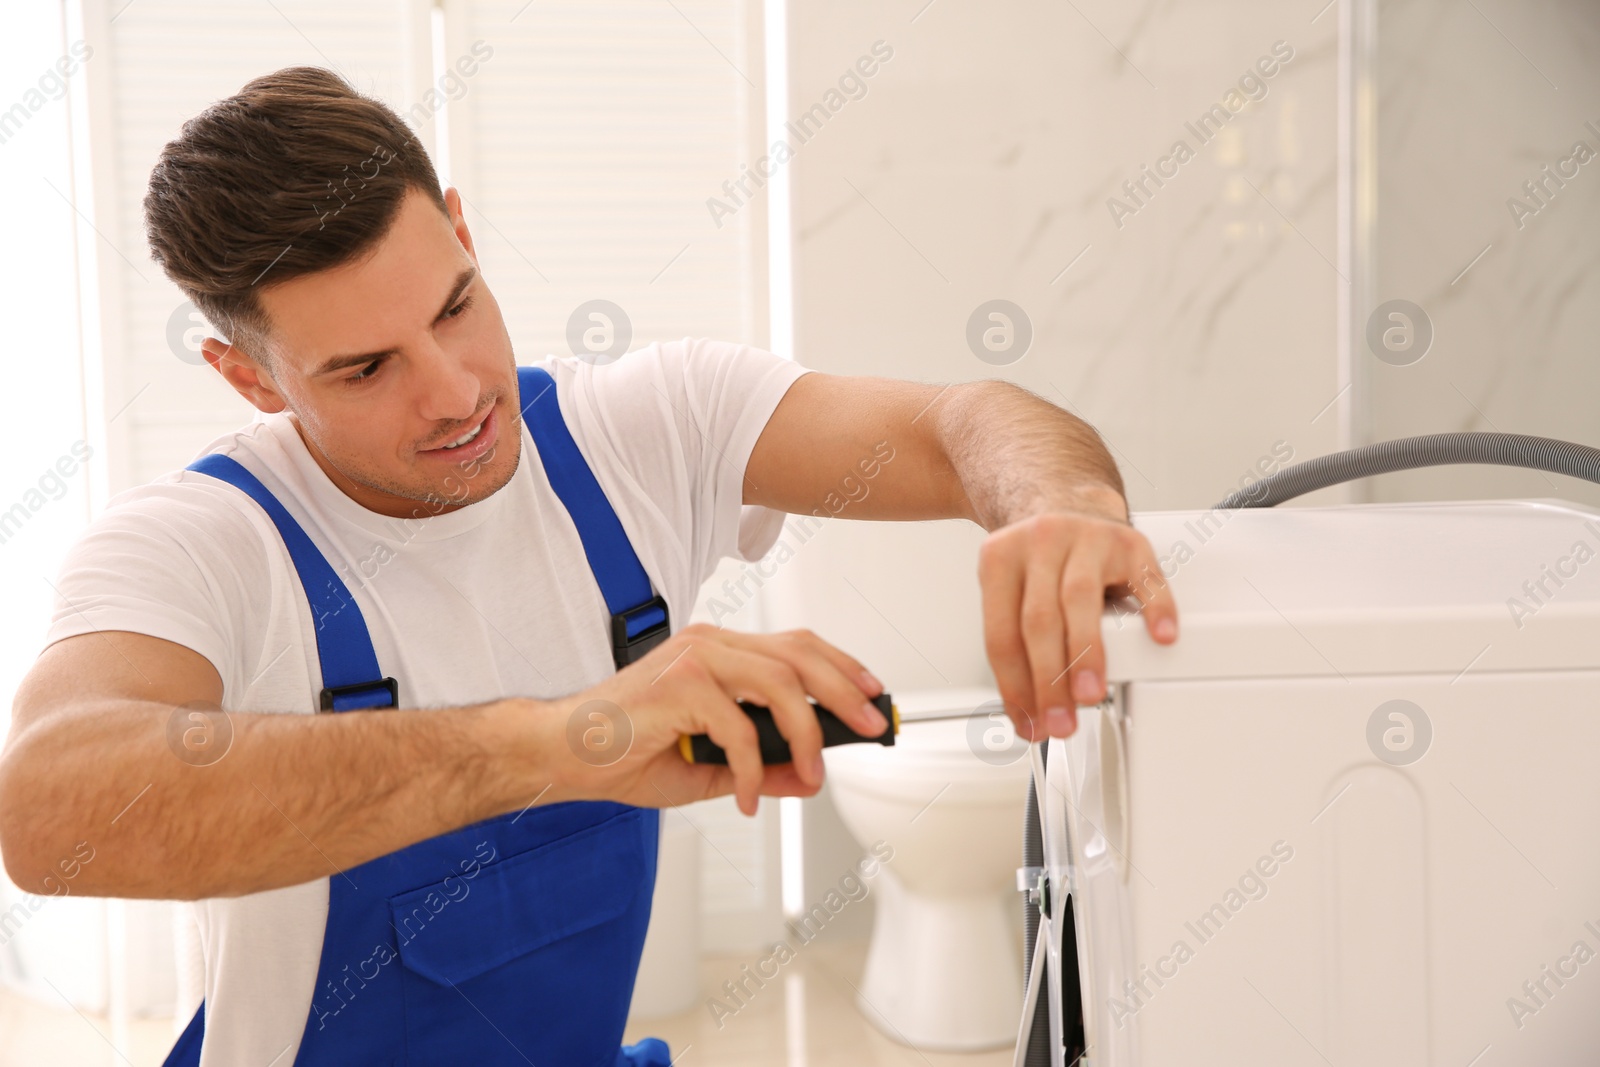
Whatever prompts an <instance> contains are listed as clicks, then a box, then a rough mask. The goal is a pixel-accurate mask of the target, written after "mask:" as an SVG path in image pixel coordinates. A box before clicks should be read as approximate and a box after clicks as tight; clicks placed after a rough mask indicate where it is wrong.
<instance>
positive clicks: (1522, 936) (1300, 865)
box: [1042, 500, 1600, 1067]
mask: <svg viewBox="0 0 1600 1067" xmlns="http://www.w3.org/2000/svg"><path fill="white" fill-rule="evenodd" d="M1134 525H1135V526H1136V527H1137V528H1138V529H1140V530H1141V531H1142V532H1144V533H1145V534H1146V535H1147V536H1148V537H1149V539H1150V540H1151V542H1152V544H1153V546H1154V547H1155V550H1156V552H1157V554H1158V555H1159V556H1160V557H1161V559H1162V566H1163V570H1164V572H1165V573H1166V574H1167V576H1168V577H1169V579H1170V581H1171V583H1172V587H1173V590H1174V593H1175V595H1176V598H1177V602H1178V608H1179V613H1180V627H1179V631H1180V637H1179V640H1178V641H1177V643H1176V644H1174V645H1171V646H1161V645H1157V644H1156V643H1155V642H1154V641H1152V640H1150V639H1149V638H1148V636H1147V635H1146V633H1145V631H1144V626H1143V620H1142V619H1141V618H1139V616H1138V615H1137V614H1136V610H1137V605H1134V604H1119V605H1113V606H1112V607H1111V608H1110V609H1109V610H1108V611H1107V613H1106V616H1105V618H1104V620H1103V631H1104V634H1105V640H1106V654H1107V667H1108V680H1109V681H1110V682H1111V687H1110V688H1111V697H1110V698H1109V699H1108V700H1107V702H1106V703H1105V704H1103V705H1101V706H1100V707H1099V708H1098V709H1093V710H1091V709H1082V711H1081V713H1080V728H1079V730H1078V732H1077V733H1076V734H1075V735H1074V736H1073V737H1072V738H1070V739H1068V740H1065V741H1053V742H1051V743H1050V749H1049V751H1048V753H1046V755H1047V757H1048V759H1047V765H1048V772H1047V773H1048V776H1049V780H1050V782H1051V784H1052V786H1053V788H1051V789H1047V790H1043V791H1042V793H1043V794H1044V796H1045V798H1046V801H1045V802H1044V821H1045V827H1046V833H1047V836H1048V835H1049V834H1051V833H1052V832H1054V833H1058V834H1065V836H1066V838H1067V839H1069V840H1068V843H1067V846H1066V850H1065V853H1064V854H1065V855H1067V856H1068V857H1070V864H1071V869H1070V872H1068V871H1058V872H1057V875H1058V877H1060V878H1062V879H1063V880H1066V881H1068V882H1069V883H1070V886H1071V889H1072V892H1073V902H1072V903H1073V910H1074V913H1075V915H1076V917H1077V923H1076V927H1077V932H1076V941H1077V944H1076V945H1075V946H1072V947H1074V948H1076V949H1077V965H1078V967H1079V970H1080V974H1081V976H1082V978H1083V984H1084V990H1085V992H1084V1003H1083V1005H1082V1006H1081V1007H1082V1011H1083V1013H1084V1019H1085V1024H1086V1037H1087V1042H1088V1045H1089V1054H1088V1056H1087V1057H1086V1058H1085V1061H1084V1062H1085V1063H1088V1064H1092V1065H1093V1067H1108V1065H1119V1067H1121V1065H1132V1064H1151V1065H1160V1064H1177V1063H1183V1064H1193V1065H1211V1064H1216V1065H1223V1064H1228V1065H1233V1064H1240V1063H1248V1064H1299V1063H1304V1064H1314V1063H1323V1062H1326V1063H1333V1064H1361V1065H1363V1067H1390V1065H1392V1067H1418V1065H1425V1064H1441V1065H1445V1064H1448V1065H1455V1067H1467V1065H1469V1064H1475V1065H1476V1064H1481V1065H1484V1067H1487V1065H1489V1064H1511V1063H1526V1064H1539V1065H1558V1064H1577V1063H1592V1062H1596V1057H1600V515H1597V514H1596V513H1594V512H1591V511H1587V510H1584V509H1582V508H1580V507H1577V506H1575V505H1571V504H1567V503H1563V502H1559V501H1537V500H1528V501H1494V502H1459V503H1456V502H1450V503H1431V504H1394V505H1356V506H1343V507H1323V508H1284V509H1276V510H1273V509H1262V510H1241V511H1234V512H1217V511H1212V512H1146V513H1141V514H1138V515H1136V516H1135V517H1134ZM1058 884H1060V883H1058ZM1063 1007H1064V1008H1066V1009H1067V1010H1073V1009H1075V1008H1077V1007H1078V1006H1077V1005H1064V1006H1063Z"/></svg>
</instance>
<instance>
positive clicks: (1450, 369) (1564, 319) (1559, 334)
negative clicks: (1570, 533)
mask: <svg viewBox="0 0 1600 1067" xmlns="http://www.w3.org/2000/svg"><path fill="white" fill-rule="evenodd" d="M1597 46H1600V6H1596V5H1595V4H1593V3H1587V2H1583V0H1538V2H1535V3H1522V4H1516V3H1506V2H1497V3H1491V2H1487V0H1478V2H1477V3H1475V4H1458V3H1454V2H1452V0H1390V2H1387V3H1382V4H1380V5H1379V6H1378V19H1377V34H1376V50H1375V56H1374V57H1373V58H1374V67H1375V69H1374V73H1375V79H1376V85H1377V89H1378V92H1377V101H1378V107H1377V121H1376V131H1375V132H1376V146H1377V153H1376V156H1377V179H1378V181H1377V196H1376V205H1375V207H1376V212H1375V216H1374V230H1375V233H1374V238H1375V240H1374V248H1375V252H1376V255H1375V262H1374V264H1373V266H1374V274H1373V296H1374V299H1375V300H1376V301H1384V300H1391V299H1405V300H1410V301H1412V302H1413V303H1415V304H1416V305H1418V306H1419V307H1421V308H1422V310H1423V311H1424V313H1425V314H1426V315H1427V317H1428V320H1429V322H1430V323H1431V324H1432V329H1433V343H1432V346H1431V349H1430V350H1429V351H1428V352H1427V354H1426V355H1425V356H1423V357H1422V358H1421V359H1420V360H1418V361H1416V362H1414V363H1405V364H1404V365H1398V366H1395V365H1389V364H1386V363H1384V362H1381V361H1379V360H1376V359H1370V358H1369V359H1367V360H1366V362H1365V368H1366V370H1367V372H1368V373H1367V376H1366V380H1365V381H1364V382H1363V383H1362V385H1363V395H1364V400H1363V403H1362V405H1361V407H1362V409H1363V411H1364V413H1365V416H1366V422H1367V432H1368V433H1369V434H1370V435H1371V436H1372V438H1373V439H1376V440H1385V439H1388V438H1392V437H1402V436H1406V435H1409V434H1417V433H1434V432H1440V431H1445V430H1500V431H1504V432H1507V433H1527V434H1537V435H1541V436H1548V437H1556V438H1561V439H1564V440H1571V441H1579V442H1583V443H1585V444H1590V445H1600V358H1597V351H1596V342H1595V338H1596V333H1597V330H1600V250H1597V249H1596V246H1595V238H1596V236H1597V235H1600V67H1596V65H1595V63H1594V59H1593V57H1594V54H1595V49H1596V47H1597ZM1580 144H1581V145H1583V146H1584V148H1583V149H1579V148H1578V146H1579V145H1580ZM1584 160H1587V162H1585V161H1584ZM1546 168H1548V169H1546ZM1563 175H1565V176H1563ZM1528 183H1532V191H1531V192H1530V189H1529V184H1528ZM1541 183H1542V188H1541ZM1361 354H1362V355H1363V356H1366V355H1368V353H1367V352H1366V351H1365V350H1363V351H1362V353H1361ZM1373 492H1374V496H1375V498H1377V499H1384V500H1403V499H1419V498H1420V499H1452V498H1461V497H1489V496H1523V497H1528V496H1532V497H1558V496H1559V497H1563V498H1567V499H1577V500H1582V501H1585V502H1588V503H1591V504H1594V503H1600V486H1592V485H1589V484H1587V483H1584V482H1579V481H1576V480H1574V479H1570V478H1565V477H1562V476H1560V475H1549V476H1546V475H1543V474H1539V473H1533V472H1527V471H1516V470H1500V469H1486V468H1483V467H1456V468H1450V469H1445V470H1433V471H1426V472H1417V473H1415V474H1403V475H1394V476H1392V477H1390V478H1387V479H1383V480H1381V481H1379V482H1377V483H1375V484H1374V486H1373Z"/></svg>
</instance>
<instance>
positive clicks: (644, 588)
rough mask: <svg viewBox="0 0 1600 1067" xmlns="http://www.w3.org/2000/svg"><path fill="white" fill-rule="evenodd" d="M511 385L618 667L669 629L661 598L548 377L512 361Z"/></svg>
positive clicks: (661, 638)
mask: <svg viewBox="0 0 1600 1067" xmlns="http://www.w3.org/2000/svg"><path fill="white" fill-rule="evenodd" d="M517 385H518V388H519V389H520V390H521V393H522V395H521V403H522V419H523V421H524V422H526V423H527V424H528V433H529V434H530V435H531V436H532V438H533V443H534V446H535V447H536V448H537V449H538V451H539V460H540V462H541V463H542V464H543V465H544V472H545V476H546V477H547V478H548V479H549V481H550V488H552V489H554V490H555V493H556V496H558V497H560V498H561V503H562V505H563V506H564V507H565V508H566V509H567V514H568V515H570V516H572V522H573V525H574V526H576V527H577V528H578V537H579V539H580V540H581V541H582V542H583V554H584V555H585V556H587V557H588V559H589V569H590V570H592V571H593V572H594V578H595V581H596V582H597V583H598V584H599V586H600V593H601V595H602V596H603V597H605V601H606V608H607V610H609V611H610V612H611V655H612V659H613V660H614V661H615V663H616V665H617V669H618V670H621V669H622V668H623V667H626V666H627V665H628V664H630V663H632V662H633V661H634V660H637V659H639V658H640V657H641V656H643V655H644V654H645V653H646V652H649V651H650V650H651V649H652V648H654V647H655V646H656V645H658V644H660V643H661V642H662V641H663V640H665V639H666V637H667V635H668V634H669V633H670V632H671V628H670V625H669V623H668V619H667V602H666V601H665V600H663V599H662V598H661V597H660V596H658V595H656V594H655V592H654V591H653V590H652V589H651V586H650V576H649V575H648V574H646V573H645V569H644V564H642V563H640V562H639V556H638V553H636V552H634V550H633V544H632V543H631V542H630V541H629V540H628V534H627V532H626V531H625V530H623V528H622V523H621V522H620V521H619V520H618V519H617V513H616V511H614V510H613V509H612V507H611V502H610V501H609V500H607V499H606V494H605V491H604V490H602V489H601V488H600V483H599V482H597V481H596V480H595V477H594V472H593V471H591V470H590V469H589V464H588V463H587V462H586V461H585V460H584V458H583V453H582V452H580V451H579V450H578V444H577V442H576V441H574V440H573V439H572V432H571V431H570V430H568V429H567V423H566V420H565V419H564V418H562V416H561V405H560V403H559V402H558V401H557V399H556V383H555V380H554V379H553V378H551V377H550V374H549V372H548V371H546V370H544V368H542V367H518V368H517Z"/></svg>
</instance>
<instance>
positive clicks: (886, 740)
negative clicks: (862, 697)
mask: <svg viewBox="0 0 1600 1067" xmlns="http://www.w3.org/2000/svg"><path fill="white" fill-rule="evenodd" d="M872 704H873V706H875V707H876V708H877V709H878V710H879V711H881V712H883V717H884V718H885V719H887V720H889V725H888V726H886V727H885V728H884V731H883V733H881V734H879V735H877V736H876V737H869V736H867V735H865V734H858V733H856V732H855V731H854V730H852V729H850V727H848V726H846V725H845V723H844V720H843V719H841V718H839V716H837V715H835V714H834V713H833V712H831V711H829V710H828V709H827V708H825V707H823V706H822V705H821V704H818V703H817V702H816V701H815V700H813V701H811V706H812V707H813V708H815V709H816V712H817V725H819V726H821V727H822V747H823V748H830V747H832V746H833V745H851V744H858V743H861V742H868V741H875V742H877V743H878V744H880V745H893V744H894V736H895V734H897V733H899V732H900V711H899V709H898V708H896V707H895V706H894V701H892V700H891V699H890V698H889V694H888V693H880V694H879V695H878V696H875V697H873V698H872ZM739 707H740V708H741V709H742V710H743V711H744V713H745V714H746V715H748V716H750V721H751V722H752V723H754V724H755V728H756V739H757V741H758V742H759V743H760V746H761V762H762V763H763V764H765V765H767V766H769V767H770V766H772V765H773V764H775V763H789V762H791V761H792V760H793V759H794V755H793V754H792V753H791V752H790V751H789V742H788V740H787V739H786V738H785V737H784V736H783V734H781V733H779V732H778V723H777V721H776V720H775V719H774V718H773V716H772V709H771V708H766V707H762V706H761V705H760V704H752V703H750V702H749V701H747V700H741V701H739ZM678 751H680V752H682V753H683V758H684V759H686V760H688V761H689V762H690V763H715V764H720V765H722V766H726V765H727V763H728V754H727V753H726V752H725V751H723V749H722V746H721V745H718V744H717V743H716V742H715V741H713V740H711V737H710V735H709V734H680V735H679V736H678Z"/></svg>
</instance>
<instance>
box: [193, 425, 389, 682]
mask: <svg viewBox="0 0 1600 1067" xmlns="http://www.w3.org/2000/svg"><path fill="white" fill-rule="evenodd" d="M187 469H188V470H192V471H199V472H200V473H201V474H209V475H210V476H211V477H213V478H217V479H220V480H221V481H224V482H227V483H228V484H229V485H232V486H235V487H237V488H238V489H241V490H243V491H244V492H245V493H247V494H248V495H249V496H250V498H251V499H253V500H254V501H255V502H256V503H257V504H260V505H261V508H262V510H263V511H265V512H266V513H267V517H268V518H270V519H271V520H272V522H273V524H274V525H275V526H277V528H278V534H279V535H280V536H281V537H282V538H283V543H284V546H285V547H286V548H288V550H289V558H290V559H292V560H293V561H294V568H295V570H296V571H297V572H298V573H299V575H300V584H301V586H302V587H303V588H304V589H305V593H306V599H307V600H308V601H310V604H311V617H312V618H313V619H315V620H316V624H317V627H316V629H317V658H318V659H319V660H320V661H321V663H322V694H321V700H320V705H321V706H320V708H319V710H321V711H352V710H354V709H356V708H375V707H393V708H397V707H399V706H400V687H399V684H398V683H397V682H396V681H395V680H394V679H393V678H386V677H384V676H383V672H382V671H380V670H379V669H378V655H377V653H376V652H374V651H373V648H372V638H371V636H370V635H369V634H368V633H367V621H366V619H365V618H363V617H362V614H361V608H360V607H359V606H358V605H357V604H356V601H355V598H354V597H353V596H351V595H350V590H349V589H348V588H347V587H346V586H345V584H344V582H343V581H341V580H340V579H339V575H338V572H336V571H335V570H334V569H333V567H332V566H330V565H329V563H328V561H327V559H326V558H324V557H323V555H322V553H321V552H320V551H318V550H317V546H316V545H314V544H313V543H312V542H311V538H309V537H307V536H306V532H305V531H304V530H302V529H301V528H300V524H299V523H297V522H295V521H294V516H292V515H290V514H289V512H288V509H287V508H285V507H284V506H283V504H282V503H280V502H279V500H278V498H277V497H275V496H273V495H272V493H271V492H270V491H269V490H268V489H267V487H266V486H264V485H262V484H261V480H260V479H258V478H257V477H256V476H255V475H254V474H251V473H250V472H249V471H248V470H246V469H245V468H244V466H243V465H241V464H240V463H239V462H238V461H237V460H234V459H231V458H230V457H228V456H224V455H220V454H217V453H211V454H210V455H206V456H201V457H200V458H199V459H197V460H195V461H194V462H193V463H191V464H189V466H188V468H187Z"/></svg>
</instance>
